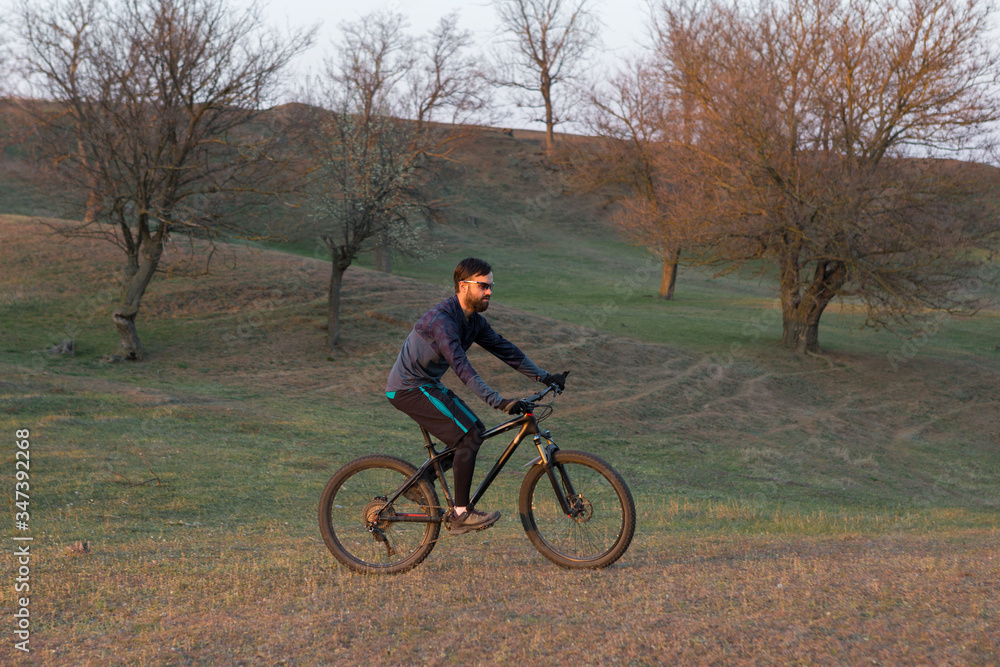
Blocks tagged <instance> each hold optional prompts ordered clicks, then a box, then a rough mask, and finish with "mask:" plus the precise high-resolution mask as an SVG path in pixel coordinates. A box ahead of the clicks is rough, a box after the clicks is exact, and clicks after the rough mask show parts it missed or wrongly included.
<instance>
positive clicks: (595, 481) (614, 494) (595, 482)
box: [519, 450, 635, 569]
mask: <svg viewBox="0 0 1000 667" xmlns="http://www.w3.org/2000/svg"><path fill="white" fill-rule="evenodd" d="M553 463H554V468H553V473H554V474H555V479H556V483H557V484H558V485H559V487H560V488H561V489H562V493H563V494H564V495H565V497H566V501H567V504H568V505H569V506H570V515H569V516H567V513H566V512H565V511H564V510H563V508H562V505H561V504H560V503H559V500H558V498H557V496H556V493H555V491H554V489H553V487H552V484H551V483H550V481H549V476H548V474H547V472H546V470H545V466H544V465H534V466H532V467H531V469H530V470H529V471H528V474H527V475H525V477H524V482H523V483H522V484H521V497H520V500H519V509H520V512H521V524H522V525H523V526H524V531H525V532H526V533H527V534H528V539H529V540H531V543H532V544H533V545H534V546H535V548H536V549H538V551H539V552H541V554H542V555H543V556H545V557H546V558H548V559H549V560H550V561H552V562H553V563H555V564H556V565H559V566H561V567H566V568H571V569H578V568H601V567H607V566H608V565H611V564H612V563H614V562H615V561H616V560H618V559H619V558H621V556H622V554H624V553H625V550H626V549H628V547H629V544H631V542H632V536H633V535H634V534H635V502H634V501H633V500H632V493H631V492H630V491H629V489H628V485H626V484H625V480H624V479H622V476H621V475H619V474H618V471H616V470H615V469H614V468H612V467H611V466H610V465H608V464H607V463H606V462H605V461H604V460H602V459H600V458H599V457H597V456H594V455H593V454H587V453H585V452H576V451H563V450H560V451H557V452H556V453H555V456H554V457H553Z"/></svg>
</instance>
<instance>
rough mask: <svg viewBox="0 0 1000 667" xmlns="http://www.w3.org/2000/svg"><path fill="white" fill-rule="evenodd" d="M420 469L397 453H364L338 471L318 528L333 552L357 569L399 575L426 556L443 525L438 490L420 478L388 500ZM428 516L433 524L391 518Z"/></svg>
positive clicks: (323, 504)
mask: <svg viewBox="0 0 1000 667" xmlns="http://www.w3.org/2000/svg"><path fill="white" fill-rule="evenodd" d="M416 471H417V469H416V468H414V467H413V466H412V465H410V464H409V463H407V462H406V461H404V460H403V459H399V458H396V457H394V456H384V455H375V456H364V457H362V458H360V459H355V460H354V461H351V462H350V463H348V464H347V465H345V466H344V467H343V468H341V469H340V470H338V471H337V472H336V473H334V475H333V477H331V478H330V481H329V482H327V484H326V488H324V489H323V495H322V498H321V499H320V503H319V529H320V533H322V535H323V541H324V542H325V543H326V546H327V548H328V549H329V550H330V553H332V554H333V555H334V557H335V558H336V559H337V560H339V561H340V562H341V563H343V564H344V565H346V566H347V567H349V568H351V569H352V570H354V571H355V572H361V573H364V574H397V573H399V572H405V571H406V570H409V569H411V568H413V567H415V566H417V565H418V564H419V563H420V562H421V561H423V560H424V559H425V558H427V555H428V554H429V553H430V552H431V549H433V548H434V543H435V540H437V537H438V533H439V532H440V530H441V524H440V522H438V521H434V520H433V519H436V518H437V517H438V515H439V508H438V501H437V494H436V493H435V492H434V487H433V486H431V485H430V483H428V482H427V481H426V480H423V479H421V480H419V481H418V482H417V483H416V484H415V485H414V486H412V487H411V488H410V489H408V490H407V491H406V492H405V493H404V494H403V495H401V496H400V497H399V498H398V499H397V500H396V502H395V503H393V505H392V507H388V508H387V507H386V501H387V499H388V498H389V497H391V496H392V495H393V494H394V493H395V492H396V490H397V489H399V487H401V486H402V485H403V483H404V482H405V481H406V480H407V479H409V478H410V476H412V475H413V474H414V473H415V472H416ZM402 514H412V515H424V516H427V517H428V518H430V519H432V521H430V522H426V523H424V522H407V521H392V520H387V519H386V517H391V516H393V515H402Z"/></svg>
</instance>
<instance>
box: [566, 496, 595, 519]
mask: <svg viewBox="0 0 1000 667" xmlns="http://www.w3.org/2000/svg"><path fill="white" fill-rule="evenodd" d="M569 501H570V502H569V504H570V509H571V510H572V511H573V514H572V517H571V518H572V519H573V521H576V522H577V523H587V522H588V521H590V519H591V517H593V516H594V506H593V505H591V504H590V501H589V500H587V499H586V498H584V497H583V495H579V496H576V497H575V498H570V499H569Z"/></svg>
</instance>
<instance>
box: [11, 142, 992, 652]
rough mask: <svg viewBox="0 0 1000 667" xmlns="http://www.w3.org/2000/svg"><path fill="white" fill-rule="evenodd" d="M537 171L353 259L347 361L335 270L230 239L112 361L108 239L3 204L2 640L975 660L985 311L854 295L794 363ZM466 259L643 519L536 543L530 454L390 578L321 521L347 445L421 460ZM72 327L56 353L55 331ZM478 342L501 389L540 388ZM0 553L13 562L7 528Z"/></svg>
mask: <svg viewBox="0 0 1000 667" xmlns="http://www.w3.org/2000/svg"><path fill="white" fill-rule="evenodd" d="M497 141H501V139H497ZM495 155H496V154H495ZM511 159H515V160H523V159H525V158H524V157H523V156H521V157H514V158H511ZM515 166H516V165H515ZM473 185H475V184H473ZM504 185H505V183H503V182H501V183H500V184H499V186H498V187H499V190H497V191H496V192H495V193H494V194H491V195H490V196H491V197H492V196H495V197H497V198H499V197H500V196H501V195H502V192H503V186H504ZM506 185H509V186H510V187H511V188H513V184H506ZM470 187H471V186H470ZM538 187H539V188H540V189H536V190H535V191H527V194H525V195H524V202H527V203H523V206H522V207H521V209H520V210H513V212H512V213H510V212H507V213H505V214H504V215H497V216H495V217H494V218H490V217H489V215H490V214H489V211H491V210H496V209H495V206H496V202H495V201H493V200H490V199H488V198H482V199H476V198H475V197H474V196H471V195H467V196H466V198H465V200H464V201H465V204H463V205H464V206H465V209H462V214H461V215H458V216H457V217H458V219H459V220H461V219H463V218H462V215H468V216H473V217H476V218H477V220H478V222H477V224H476V225H475V226H472V225H471V224H469V225H465V226H462V225H460V224H458V223H456V224H453V225H451V226H448V227H445V228H442V229H440V230H438V238H439V239H440V242H441V251H440V253H439V254H438V255H437V256H436V257H434V258H432V259H428V260H422V261H400V262H398V263H397V275H394V276H385V275H381V274H376V273H373V272H371V271H368V270H366V269H364V268H363V267H357V268H352V269H350V270H349V271H348V273H347V280H348V282H347V286H346V289H345V294H344V317H345V321H344V328H343V336H344V338H345V346H344V349H343V350H342V351H341V352H340V353H338V354H337V355H335V356H331V355H329V354H328V353H327V352H326V351H325V350H324V349H323V347H322V343H323V338H324V335H323V333H324V332H323V331H322V330H321V326H322V324H323V322H324V321H325V310H324V302H325V298H324V297H325V295H324V290H325V285H326V280H327V276H328V273H327V268H326V265H324V263H323V262H322V261H319V260H317V259H315V258H313V257H312V256H311V254H310V251H309V250H308V247H306V246H303V247H300V248H299V252H300V254H294V253H289V252H278V251H274V250H264V249H259V248H247V247H243V246H230V247H226V248H225V249H224V250H225V251H224V252H223V253H222V258H223V259H224V260H225V261H223V262H219V263H217V264H216V265H215V269H214V271H213V274H212V275H211V276H208V277H202V278H197V279H195V278H187V277H183V276H180V275H173V276H163V277H158V278H157V280H156V281H154V283H153V286H152V287H151V289H150V292H149V294H148V297H147V300H146V301H145V303H144V304H143V310H142V313H141V315H140V320H139V327H140V334H141V335H142V336H143V339H144V342H145V344H146V346H147V347H148V349H149V351H150V353H151V359H150V361H148V362H146V363H143V364H115V363H108V362H107V361H105V359H104V355H105V354H106V353H108V352H111V351H112V350H113V348H114V346H115V334H114V331H113V328H112V326H111V324H110V311H111V307H112V304H113V299H114V295H115V270H116V268H117V262H118V258H117V257H116V256H115V254H114V252H113V248H111V246H106V245H101V244H98V243H96V242H91V241H74V242H73V243H74V245H73V247H72V248H70V247H68V246H67V245H66V243H67V242H66V241H65V240H62V239H60V238H59V237H54V236H52V235H51V234H50V233H49V232H48V229H47V228H45V227H43V226H40V225H39V224H37V223H36V222H33V221H32V220H31V219H28V218H19V217H6V218H0V236H2V238H3V243H2V245H0V262H2V266H3V267H4V268H3V271H2V273H0V424H2V428H3V431H4V433H6V434H7V436H6V440H5V441H6V442H7V443H8V444H7V445H6V446H5V448H4V450H3V456H2V460H3V461H4V466H5V472H4V478H5V479H7V480H9V481H8V482H7V483H6V486H5V488H6V489H8V497H10V498H11V501H10V502H11V505H10V509H9V511H10V515H9V516H11V520H10V521H9V522H7V523H6V524H5V525H7V526H8V529H7V534H8V536H11V537H12V536H14V535H16V534H19V533H18V532H17V531H16V529H15V527H14V524H13V515H14V512H15V511H16V509H15V507H14V505H13V486H12V484H13V473H14V470H15V451H16V450H15V447H14V445H13V444H12V443H13V441H14V434H15V432H16V431H17V430H19V429H27V430H30V434H31V435H30V442H31V449H30V452H31V469H30V484H31V486H30V493H31V500H30V516H31V518H30V528H31V529H30V535H31V536H33V537H34V538H35V540H34V542H33V543H32V560H31V581H30V583H31V590H30V594H31V599H30V611H31V623H32V624H31V630H32V635H31V649H32V652H31V654H30V656H26V657H25V656H22V655H21V654H20V653H19V652H17V651H16V650H15V649H14V646H13V644H14V641H13V639H11V634H10V633H9V632H7V633H5V637H7V639H5V641H4V644H3V645H2V646H0V662H3V663H5V664H7V663H10V662H13V661H14V660H21V661H25V662H26V663H27V662H30V663H31V664H54V665H64V664H80V665H104V664H157V665H159V664H169V665H184V664H206V665H208V664H213V665H214V664H248V665H249V664H254V665H256V664H265V665H278V664H283V665H293V664H296V665H311V664H371V663H378V664H399V665H409V664H432V665H436V664H492V663H507V662H513V661H519V662H521V663H523V664H548V663H551V662H555V661H558V662H560V663H569V664H572V663H579V664H637V665H645V664H692V663H698V664H735V665H738V664H836V665H841V664H851V665H854V664H900V665H912V664H927V665H943V664H954V665H960V664H982V665H989V664H996V661H997V656H998V655H1000V639H998V638H1000V557H998V556H997V554H998V553H1000V549H998V547H1000V530H998V529H1000V521H998V516H997V510H998V508H1000V485H998V482H1000V447H998V445H1000V416H998V415H1000V410H998V408H1000V399H998V396H997V386H998V379H1000V352H998V351H996V348H995V346H996V345H997V344H998V343H1000V338H998V330H1000V327H998V326H997V324H998V319H997V317H998V314H997V311H996V310H987V311H984V312H983V313H981V314H980V315H978V316H977V317H975V318H971V319H961V320H958V319H950V318H948V319H934V320H932V321H931V323H930V324H929V325H927V327H926V328H925V330H924V331H923V332H922V333H919V334H918V335H916V336H915V337H913V338H912V339H910V340H906V339H900V338H896V337H893V336H891V335H888V334H885V333H881V334H874V333H872V332H868V331H862V330H860V329H859V323H860V320H859V315H858V314H857V313H855V312H853V311H852V309H851V308H850V307H849V306H843V307H841V308H840V309H839V310H836V311H834V312H831V313H830V314H829V315H828V316H827V318H826V319H825V321H824V326H823V328H822V330H821V343H822V344H823V345H824V347H825V349H826V354H825V355H824V356H823V357H808V358H800V357H794V356H791V355H789V354H788V353H786V352H784V351H783V350H782V349H781V348H780V347H779V346H778V345H777V343H776V340H777V337H778V333H779V331H780V321H779V320H778V319H777V317H776V314H775V310H774V308H775V306H776V300H775V298H774V292H773V286H772V285H771V284H770V283H769V282H768V281H766V280H757V279H747V280H743V281H740V280H738V279H737V278H735V277H727V278H724V279H712V278H711V277H710V276H709V275H708V274H707V273H705V272H704V271H697V270H694V269H690V268H685V269H684V270H683V272H682V276H681V283H680V285H679V287H678V300H677V301H676V302H673V303H665V302H661V301H658V300H656V299H653V298H651V296H650V295H652V294H655V290H656V286H657V283H658V278H659V275H658V267H656V266H655V265H651V264H650V262H649V261H648V259H646V258H645V256H644V255H643V254H642V252H640V251H639V250H637V249H635V248H632V247H631V246H629V245H628V244H627V243H625V242H623V241H621V240H619V239H617V238H615V237H614V236H613V235H612V234H611V233H610V232H609V230H607V229H606V228H603V227H601V225H600V224H599V222H598V217H597V216H596V215H590V214H588V215H581V217H580V218H579V219H574V217H573V214H572V211H580V210H585V209H584V207H583V205H582V204H581V203H580V202H579V201H576V200H573V199H572V198H571V197H569V196H565V197H564V196H563V195H562V194H560V193H559V192H557V191H556V190H555V189H553V186H552V184H546V183H544V182H542V183H541V185H539V186H538ZM471 191H475V188H472V190H471ZM491 192H493V191H491ZM546 193H548V194H546ZM483 197H485V195H483ZM515 203H516V202H515ZM511 208H512V209H517V206H514V207H511ZM591 213H592V212H591ZM57 224H58V223H57ZM168 253H169V254H170V257H171V259H170V261H171V262H173V263H175V264H179V263H182V262H183V260H184V253H185V250H184V248H183V247H177V248H171V249H170V250H168ZM467 254H482V255H484V256H487V257H488V258H489V259H490V260H491V261H493V263H494V266H495V267H496V271H495V277H496V280H497V283H498V289H497V292H496V295H495V299H494V305H493V306H491V309H490V311H489V317H490V320H491V321H492V322H493V324H494V326H495V327H496V328H497V329H498V330H499V331H501V332H502V333H504V334H505V335H507V336H508V337H509V338H511V339H513V340H515V341H516V342H518V344H519V345H521V347H522V348H523V349H525V351H526V352H527V353H528V354H529V355H530V356H531V357H532V358H533V359H534V360H535V361H537V362H538V363H539V364H540V365H541V366H542V367H544V368H547V369H550V370H563V369H572V371H573V374H572V375H571V382H570V387H569V390H568V391H567V392H566V393H565V394H564V395H563V396H561V397H560V398H559V400H558V401H557V404H556V405H557V410H556V413H555V415H554V417H553V418H552V419H551V420H549V421H548V422H546V426H547V427H549V428H551V429H552V431H553V434H554V437H555V439H556V440H557V442H559V444H560V445H561V446H562V447H564V448H568V449H583V450H586V451H591V452H594V453H597V454H599V455H600V456H602V457H603V458H605V459H607V460H609V461H610V462H611V463H612V464H613V465H614V466H615V467H617V468H618V469H619V470H620V471H621V472H622V473H623V475H624V476H625V478H626V479H627V480H628V482H629V484H630V486H631V488H632V491H633V494H634V495H635V499H636V504H637V509H638V516H639V521H638V528H637V535H636V539H635V541H634V542H633V544H632V547H631V548H630V550H629V551H628V553H627V554H626V555H625V556H624V557H623V559H622V560H621V561H620V562H619V563H618V564H616V565H614V566H613V567H611V568H609V569H607V570H602V571H596V572H571V571H563V570H560V569H559V568H557V567H555V566H554V565H552V564H550V563H549V562H548V561H546V560H544V559H543V558H542V557H541V556H539V555H538V554H537V553H536V552H534V550H533V549H532V547H531V546H530V544H529V543H528V541H527V539H526V538H525V537H524V535H523V532H522V530H521V528H520V524H519V522H518V521H517V518H516V512H515V507H516V493H517V488H518V485H519V483H520V473H521V467H520V464H522V463H524V462H526V461H527V460H529V459H530V458H531V456H532V455H531V452H530V451H527V450H525V451H523V452H520V453H519V454H517V455H516V456H515V461H514V462H513V463H514V465H511V466H510V467H509V468H508V471H507V472H505V473H504V475H502V476H501V478H500V480H499V481H498V483H497V485H496V486H495V487H494V488H493V489H491V492H490V495H488V496H487V498H486V500H485V501H484V506H486V507H487V508H488V509H494V508H495V509H500V510H501V511H502V512H503V514H504V518H503V519H502V521H501V523H500V524H499V525H498V526H497V527H495V528H493V529H491V530H490V531H487V532H483V533H475V534H471V535H467V536H464V537H460V538H454V539H442V541H441V542H440V543H439V544H438V545H437V546H436V548H435V550H434V552H433V553H432V554H431V555H430V557H429V558H428V560H427V561H425V563H423V564H422V565H420V566H419V567H418V568H417V569H416V570H414V571H413V572H411V573H408V574H405V575H402V576H398V577H392V578H367V577H360V576H356V575H352V574H350V573H349V572H347V571H346V570H345V569H344V568H342V567H340V566H338V565H337V564H336V562H335V561H334V560H333V558H332V557H331V556H330V555H329V553H328V552H327V551H326V549H325V547H324V545H323V544H322V542H321V540H320V538H319V532H318V529H317V527H316V520H315V514H316V504H317V501H318V498H319V494H320V491H321V489H322V486H323V484H324V483H325V481H326V479H328V478H329V476H330V475H331V474H332V472H333V471H334V470H336V469H337V468H338V467H339V466H340V465H342V464H343V463H345V462H347V461H349V460H350V459H352V458H354V457H356V456H359V455H362V454H367V453H372V452H387V453H391V454H395V455H399V456H402V457H404V458H407V459H409V460H411V461H414V462H417V461H418V460H419V457H420V448H419V445H418V437H417V435H418V434H417V432H416V429H415V427H414V426H413V424H412V422H410V421H409V419H408V418H407V417H405V416H404V415H402V414H400V413H398V412H396V411H395V410H393V409H392V408H391V406H389V405H388V403H387V402H386V401H385V399H384V398H383V397H382V390H383V388H384V381H385V376H386V373H387V372H388V369H389V367H390V365H391V363H392V361H393V359H394V357H395V354H396V352H397V350H398V347H399V344H400V342H401V341H402V339H403V337H404V336H405V335H406V333H407V332H408V330H409V328H410V327H411V326H412V323H413V321H414V320H415V319H416V318H417V317H418V316H419V315H420V314H421V313H422V312H423V311H424V310H425V309H426V308H427V307H428V306H430V305H432V304H433V303H435V302H436V301H438V300H439V299H441V298H442V297H444V296H446V295H447V294H448V287H449V280H450V271H451V268H452V267H453V266H454V261H455V260H456V259H457V258H459V257H461V256H465V255H467ZM64 338H73V340H74V341H75V343H76V355H75V356H74V357H65V356H55V355H51V354H48V353H46V352H45V351H44V350H45V349H46V348H48V347H50V346H51V345H53V344H55V343H58V342H59V341H61V340H62V339H64ZM474 363H475V364H476V366H477V368H478V369H479V370H480V372H481V373H482V374H483V375H484V377H486V379H487V381H488V382H490V383H491V384H493V385H494V386H496V387H497V388H498V389H499V390H500V391H501V392H502V393H505V394H507V395H515V394H518V393H522V394H527V393H530V392H531V391H533V390H534V388H535V387H534V386H532V385H531V384H530V383H527V381H526V380H524V379H523V378H521V377H520V376H519V375H517V374H514V373H510V372H509V371H505V369H503V368H501V367H500V366H498V364H497V363H496V362H495V361H494V360H492V359H490V358H488V357H485V356H484V355H482V354H481V353H476V354H474ZM450 384H451V385H452V386H454V385H455V384H456V383H455V381H454V378H451V382H450ZM470 401H471V399H470ZM489 412H490V411H488V409H486V408H483V409H482V410H480V414H481V416H482V417H483V418H484V421H486V422H487V423H493V422H495V421H498V420H499V416H500V415H499V413H496V414H489ZM499 447H500V445H492V444H491V445H487V446H486V447H484V453H483V455H482V456H483V458H484V459H488V458H490V457H491V456H495V455H496V454H497V453H498V451H499ZM485 467H486V466H485V465H483V466H480V472H482V470H483V469H485ZM20 534H23V533H20ZM83 541H86V542H87V543H88V544H89V550H87V551H86V552H83V550H82V549H80V548H79V546H78V545H79V544H80V543H82V542H83ZM8 544H9V545H10V544H13V542H12V541H9V543H8ZM2 560H3V562H4V567H5V570H4V571H6V572H14V571H15V561H14V558H13V553H12V549H11V548H9V547H8V548H7V549H5V550H4V551H3V558H2ZM2 590H3V600H4V605H3V606H4V608H5V609H7V610H8V612H7V614H8V616H7V621H6V622H7V623H8V626H7V627H8V628H12V627H13V625H14V622H13V613H14V609H15V601H14V599H13V598H14V592H13V584H12V583H11V582H10V581H5V582H4V583H3V585H2Z"/></svg>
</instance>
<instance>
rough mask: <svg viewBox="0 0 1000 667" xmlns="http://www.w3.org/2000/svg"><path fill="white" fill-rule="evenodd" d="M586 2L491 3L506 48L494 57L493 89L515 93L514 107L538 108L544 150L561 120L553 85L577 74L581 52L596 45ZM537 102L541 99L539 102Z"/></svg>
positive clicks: (593, 19)
mask: <svg viewBox="0 0 1000 667" xmlns="http://www.w3.org/2000/svg"><path fill="white" fill-rule="evenodd" d="M587 4H588V0H494V2H493V5H494V7H495V9H496V12H497V18H498V19H499V21H500V27H501V29H502V30H503V31H504V32H506V33H507V35H508V39H507V41H506V49H505V50H504V51H502V52H501V53H500V54H498V56H497V63H496V72H495V73H494V74H493V75H492V77H491V78H492V80H493V82H494V83H495V84H496V85H499V86H505V87H509V88H513V89H514V90H515V91H518V92H519V93H521V94H519V95H518V96H517V97H516V99H517V104H518V106H523V107H525V108H531V109H540V110H541V116H540V117H539V118H537V119H536V120H537V121H538V122H541V123H544V124H545V147H546V150H548V151H551V150H552V148H553V146H554V144H555V127H556V125H558V124H559V123H562V122H565V121H566V120H567V118H566V117H565V113H564V112H559V111H558V110H557V105H556V102H555V98H554V96H553V87H555V86H558V85H559V84H561V83H564V82H567V81H570V80H572V79H573V78H575V77H577V76H578V75H579V74H580V69H581V66H582V65H583V63H584V62H585V59H586V57H587V54H588V53H589V52H590V51H591V50H592V49H594V48H595V47H596V46H597V45H598V40H599V37H600V33H599V30H598V27H599V23H598V20H597V18H596V17H595V15H594V14H593V13H592V12H591V11H590V9H589V8H588V6H587ZM539 98H541V99H540V100H539Z"/></svg>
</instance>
